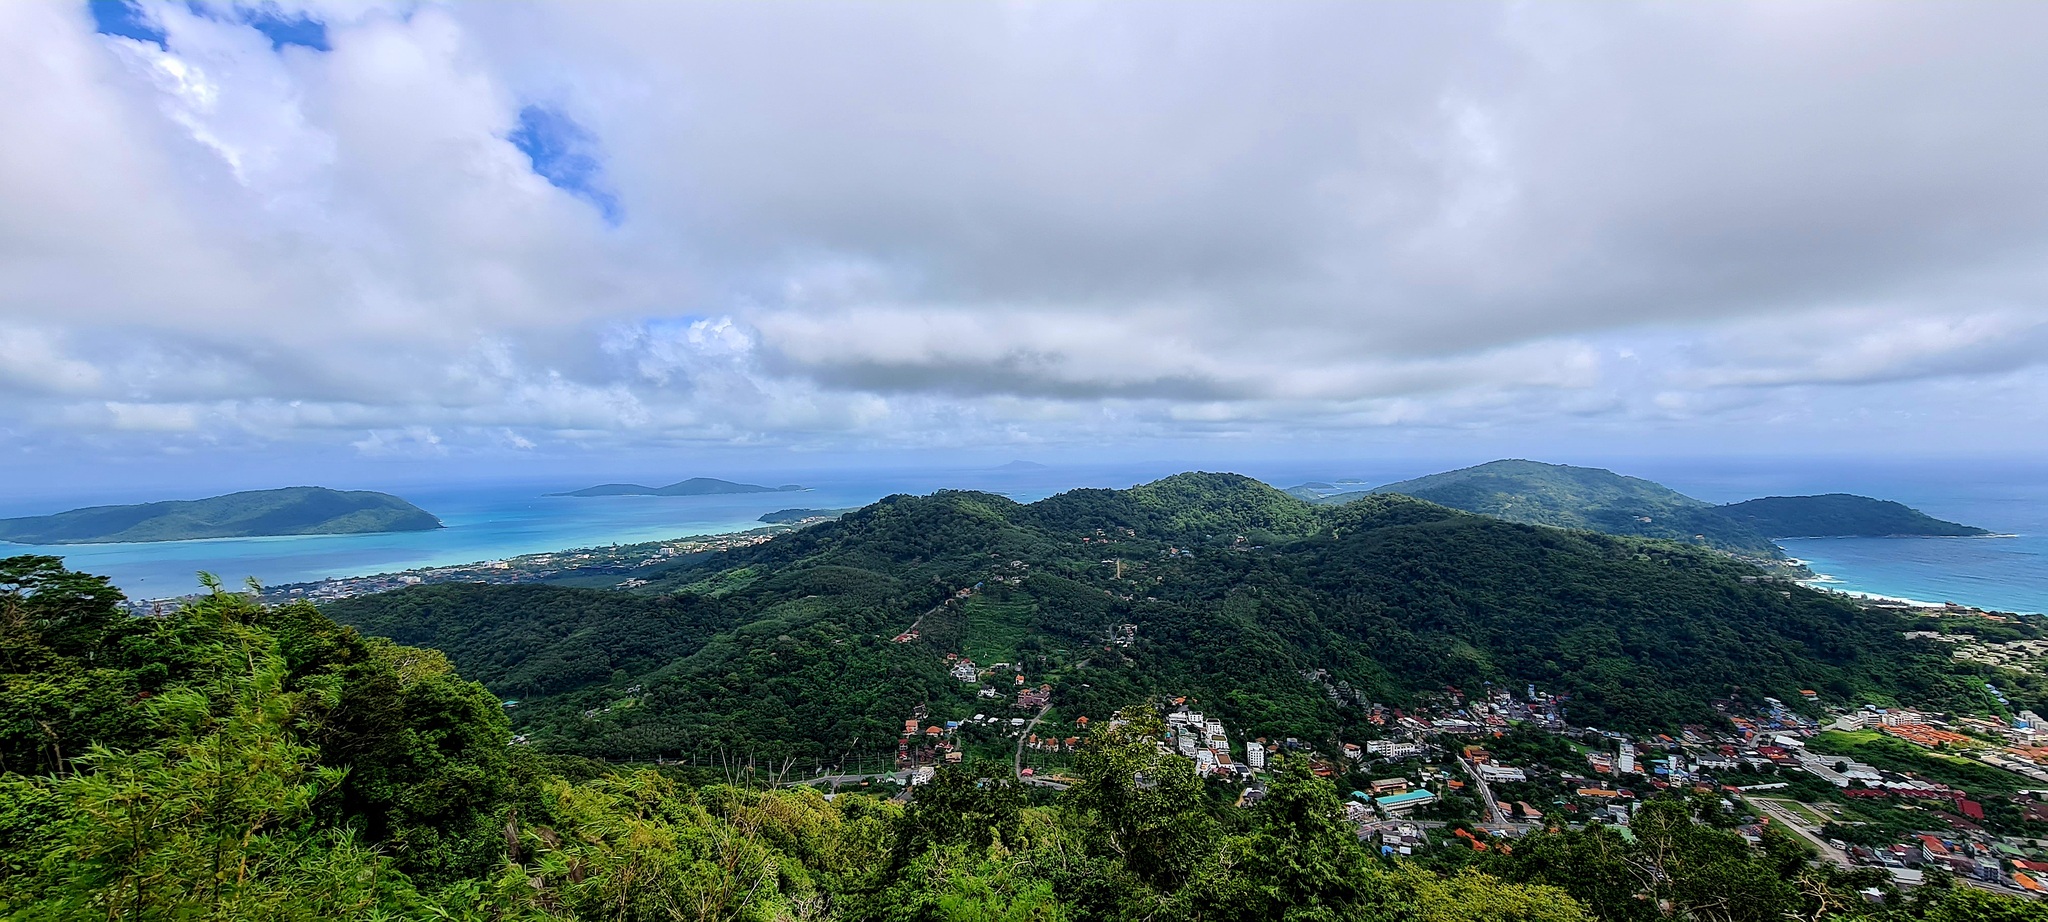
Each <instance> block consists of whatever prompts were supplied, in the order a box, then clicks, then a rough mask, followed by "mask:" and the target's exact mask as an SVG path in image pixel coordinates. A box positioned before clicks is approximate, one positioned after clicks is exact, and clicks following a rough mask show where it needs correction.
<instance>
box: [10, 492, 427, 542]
mask: <svg viewBox="0 0 2048 922" xmlns="http://www.w3.org/2000/svg"><path fill="white" fill-rule="evenodd" d="M440 527H441V520H440V519H437V518H435V517H434V516H433V514H432V513H429V512H427V511H426V510H424V509H421V508H420V507H418V506H415V505H413V504H411V503H408V502H406V501H405V500H403V499H400V498H398V497H396V496H392V495H390V494H388V493H373V492H370V491H368V490H351V491H347V492H343V491H339V490H329V489H327V488H325V487H287V488H285V489H282V490H252V491H248V492H244V493H229V494H227V495H225V496H213V497H208V498H206V499H195V500H176V501H171V502H161V503H143V504H140V505H133V506H91V507H88V508H84V509H73V510H71V511H69V512H59V513H57V514H55V515H42V516H31V517H27V518H18V519H0V541H12V542H15V543H17V544H99V543H126V542H145V541H183V540H187V539H192V538H247V537H258V536H268V535H353V534H365V533H370V532H387V531H429V530H432V529H436V528H440Z"/></svg>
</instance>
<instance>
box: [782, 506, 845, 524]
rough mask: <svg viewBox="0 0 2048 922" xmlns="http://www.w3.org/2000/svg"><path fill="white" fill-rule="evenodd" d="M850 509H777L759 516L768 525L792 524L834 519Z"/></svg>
mask: <svg viewBox="0 0 2048 922" xmlns="http://www.w3.org/2000/svg"><path fill="white" fill-rule="evenodd" d="M852 511H853V510H852V509H777V510H775V511H774V512H770V513H768V514H767V515H764V516H762V517H761V518H760V521H762V522H765V523H767V524H769V525H794V524H796V523H798V522H809V521H812V520H815V519H836V518H838V517H840V516H842V515H845V514H847V513H849V512H852Z"/></svg>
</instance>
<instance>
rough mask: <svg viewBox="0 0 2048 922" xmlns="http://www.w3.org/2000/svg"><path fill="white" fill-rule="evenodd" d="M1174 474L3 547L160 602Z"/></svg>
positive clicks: (822, 484)
mask: <svg viewBox="0 0 2048 922" xmlns="http://www.w3.org/2000/svg"><path fill="white" fill-rule="evenodd" d="M1168 473H1172V471H1171V470H1160V471H1158V472H1157V473H1153V472H1151V471H1149V470H1144V469H1136V470H1134V469H1103V468H1092V469H1071V468H1069V469H1057V470H1030V471H989V470H930V471H880V472H874V471H864V472H858V473H852V474H847V473H840V472H831V471H825V472H816V473H811V474H797V475H790V474H788V473H787V472H777V473H775V474H774V475H772V476H769V475H763V476H762V477H760V478H749V479H750V480H756V482H764V483H769V484H781V483H792V482H794V483H801V484H804V485H806V486H808V487H810V489H807V490H804V491H802V492H788V493H739V494H731V495H723V496H674V497H665V496H606V497H567V496H549V495H547V494H549V493H555V492H562V491H565V490H573V489H577V488H579V487H584V486H588V485H589V484H587V483H562V482H547V483H503V484H493V485H489V486H474V485H470V486H460V487H446V488H425V489H419V488H415V489H404V490H396V489H394V490H392V491H391V492H394V493H397V494H398V495H401V496H404V497H405V498H406V499H407V500H410V501H411V502H412V503H414V504H415V505H418V506H419V507H421V508H423V509H426V510H427V511H428V512H431V513H433V514H435V515H436V516H439V517H440V518H441V522H442V524H443V525H444V526H446V527H444V528H441V529H438V530H434V531H418V532H394V533H387V534H372V535H294V536H287V537H269V538H214V539H203V540H193V541H166V542H154V543H146V544H68V545H32V544H9V543H5V542H0V556H12V555H16V554H47V555H52V556H58V557H63V558H64V559H65V564H66V566H69V567H71V568H72V569H74V570H80V571H83V572H87V573H97V574H100V575H103V576H106V577H109V578H110V579H112V580H113V582H114V584H115V585H116V586H119V587H120V588H121V589H122V591H124V592H126V593H128V594H129V596H130V597H133V598H138V599H155V598H169V597H173V596H179V595H184V594H187V593H191V592H194V591H196V590H197V589H198V588H199V583H198V576H197V574H198V573H199V572H200V571H202V570H204V571H206V572H210V573H212V574H214V575H216V576H218V577H220V578H221V580H222V581H223V582H225V583H227V584H228V585H230V586H239V585H241V584H242V582H243V580H244V579H247V578H254V579H256V580H257V581H258V582H261V583H263V584H264V585H268V586H277V585H284V584H287V583H298V582H308V581H312V580H319V579H325V578H327V577H343V576H367V575H371V574H376V573H390V572H394V571H398V570H408V569H413V568H416V567H436V566H447V565H451V564H466V563H476V562H479V561H485V560H499V559H503V558H506V557H512V556H516V555H519V554H533V553H541V552H545V551H558V550H563V549H566V548H572V547H595V546H600V545H607V544H631V543H634V542H639V541H656V540H663V539H669V538H681V537H690V536H695V535H708V534H720V533H724V532H734V531H744V530H747V529H751V528H760V527H762V525H761V522H760V517H761V516H762V515H763V514H765V513H769V512H774V511H777V510H781V509H791V508H806V509H840V508H847V507H851V506H862V505H866V504H868V503H872V502H874V501H875V500H878V499H881V498H882V497H884V496H887V495H890V494H892V493H929V492H932V491H934V490H939V489H947V488H957V489H979V490H987V491H990V492H996V493H1002V494H1005V495H1009V496H1011V497H1013V498H1015V499H1017V500H1019V501H1020V502H1029V501H1031V500H1034V499H1039V498H1042V497H1045V496H1050V495H1052V494H1053V493H1056V492H1059V491H1060V490H1064V489H1070V488H1073V487H1076V486H1130V485H1131V484H1133V483H1137V482H1140V480H1144V479H1152V477H1156V476H1163V475H1164V474H1168ZM132 501H133V500H128V499H108V498H99V497H73V498H70V499H69V500H66V501H56V500H52V499H49V498H39V499H38V500H36V501H34V502H22V501H18V500H17V501H15V502H5V501H0V517H5V516H17V515H44V514H48V513H51V512H59V511H62V510H64V509H67V508H72V507H74V506H84V505H91V504H95V503H106V502H132Z"/></svg>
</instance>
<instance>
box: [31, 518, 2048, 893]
mask: <svg viewBox="0 0 2048 922" xmlns="http://www.w3.org/2000/svg"><path fill="white" fill-rule="evenodd" d="M115 598H116V597H115V595H114V594H113V593H112V592H111V590H108V589H107V587H106V586H105V583H104V582H103V581H100V580H97V579H94V578H90V577H84V576H81V575H79V574H73V573H69V572H67V571H64V570H63V569H62V568H61V567H60V566H59V565H58V563H57V561H55V560H53V559H50V558H13V559H11V560H6V561H0V670H4V671H0V680H4V682H5V683H6V685H5V689H4V690H5V691H6V692H7V695H6V698H5V701H6V702H7V707H6V710H5V711H4V713H0V747H4V750H0V751H4V752H5V755H6V757H7V759H8V760H9V761H8V763H7V766H8V770H7V771H6V773H5V774H4V775H0V914H4V916H5V917H6V918H9V919H20V920H68V919H79V918H103V919H133V920H159V919H162V920H170V919H212V920H272V919H286V920H296V919H306V920H312V919H400V918H404V919H464V920H547V919H589V920H621V922H625V920H654V919H665V920H666V919H750V920H784V919H787V920H798V919H843V920H848V922H867V920H873V922H895V920H906V922H907V920H941V919H943V920H963V922H964V920H988V922H996V920H1004V922H1027V920H1029V922H1055V920H1068V919H1073V920H1093V919H1105V920H1108V919H1117V920H1125V919H1128V920H1139V919H1144V920H1169V919H1187V920H1235V919H1290V920H1302V922H1310V920H1333V922H1334V920H1361V922H1376V920H1395V919H1421V920H1428V922H1451V920H1460V922H1463V920H1478V922H1493V920H1497V922H1510V920H1528V922H1584V920H1590V919H1600V920H1636V919H1645V920H1647V919H1651V918H1691V919H1711V920H1729V922H1735V920H1751V919H1754V920H1759V922H1760V920H1764V919H1773V920H1775V919H1785V918H1802V919H1821V918H1869V919H1874V920H1887V922H1888V920H1943V922H1946V920H1961V919H1994V920H2004V919H2009V920H2021V919H2026V920H2036V919H2042V918H2044V915H2043V912H2042V910H2041V908H2040V907H2038V906H2036V905H2033V904H2023V903H2019V902H2017V901H2013V900H2010V899H2007V898H2002V897H1995V896H1991V895H1988V894H1981V893H1977V892H1975V891H1968V890H1963V889H1957V888H1938V887H1929V888H1924V889H1922V890H1921V891H1920V892H1919V893H1917V894H1914V895H1913V896H1911V897H1910V898H1905V897H1900V896H1898V895H1897V894H1890V895H1891V896H1892V897H1893V900H1892V902H1891V904H1890V905H1889V907H1888V908H1883V909H1877V908H1874V907H1873V906H1872V905H1871V904H1869V903H1868V902H1867V901H1865V900H1864V899H1863V898H1862V897H1861V896H1859V895H1857V894H1856V892H1855V891H1856V890H1857V889H1858V888H1860V887H1864V886H1869V885H1871V883H1872V881H1869V880H1866V879H1862V878H1859V877H1854V876H1841V875H1836V874H1834V873H1832V872H1829V871H1826V870H1823V869H1819V868H1816V867H1814V866H1812V865H1811V864H1809V863H1808V861H1807V860H1806V855H1805V854H1804V853H1803V852H1801V851H1800V849H1799V847H1798V846H1797V845H1796V843H1794V842H1792V841H1790V840H1789V839H1782V838H1777V837H1771V838H1769V839H1768V840H1767V842H1766V846H1765V847H1764V848H1763V849H1754V848H1751V847H1750V846H1749V845H1747V844H1746V843H1744V842H1743V841H1742V840H1741V839H1740V838H1738V837H1736V836H1734V835H1733V834H1732V833H1730V832H1728V831H1726V830H1723V829H1720V828H1717V827H1716V826H1715V824H1714V822H1712V821H1711V820H1712V818H1713V816H1714V812H1713V811H1712V810H1706V811H1702V810H1701V806H1700V805H1699V804H1694V803H1690V802H1686V801H1680V800H1669V801H1660V802H1657V803H1654V804H1651V805H1649V806H1647V807H1646V808H1645V809H1644V811H1643V813H1642V815H1640V816H1639V817H1638V818H1637V819H1636V820H1635V822H1634V823H1633V824H1632V827H1631V833H1632V835H1633V836H1634V840H1633V841H1630V840H1629V839H1627V838H1625V837H1623V836H1621V835H1619V834H1617V833H1615V832H1614V831H1611V830H1607V829H1604V828H1600V827H1593V828H1590V829H1586V830H1578V831H1553V832H1549V833H1544V834H1540V835H1537V836H1534V837H1532V838H1530V839H1527V840H1524V841H1522V842H1520V843H1517V844H1516V846H1515V848H1514V850H1513V852H1512V854H1501V852H1500V851H1499V850H1497V851H1494V852H1492V853H1489V854H1487V855H1483V856H1481V855H1477V854H1474V855H1471V856H1469V857H1470V858H1471V859H1473V860H1470V861H1467V862H1464V863H1462V866H1457V865H1458V864H1459V862H1443V863H1440V864H1439V865H1438V866H1435V867H1424V866H1422V865H1419V864H1415V863H1408V862H1401V863H1389V862H1386V861H1384V860H1383V859H1381V858H1379V857H1377V856H1375V855H1373V854H1371V853H1370V852H1368V851H1367V850H1366V849H1365V848H1364V847H1363V846H1361V844H1360V843H1359V841H1358V840H1357V839H1356V837H1355V836H1354V835H1353V834H1352V832H1351V829H1350V827H1349V825H1348V824H1347V823H1346V822H1345V821H1344V819H1343V814H1342V811H1341V808H1340V805H1339V803H1338V801H1337V798H1336V792H1335V791H1334V790H1333V789H1332V788H1331V786H1330V785H1329V784H1328V783H1327V782H1324V781H1321V780H1319V779H1317V778H1315V777H1314V776H1312V775H1310V774H1309V773H1308V772H1307V771H1306V770H1305V767H1304V766H1301V765H1299V764H1290V765H1286V766H1284V767H1283V768H1282V769H1281V770H1280V771H1279V772H1277V773H1276V774H1275V776H1274V778H1273V780H1272V783H1271V785H1270V790H1269V796H1268V797H1267V798H1265V799H1264V800H1263V801H1262V802H1260V803H1259V804H1257V805H1256V806H1255V807H1253V808H1250V809H1242V808H1238V807H1234V806H1229V805H1226V804H1221V803H1218V802H1216V801H1215V800H1214V799H1213V798H1212V796H1211V794H1210V792H1209V791H1208V790H1207V789H1206V788H1205V786H1204V783H1203V781H1202V780H1201V779H1200V778H1198V777H1197V776H1196V775H1195V773H1194V771H1193V769H1192V765H1191V763H1189V762H1188V761H1187V760H1185V759H1181V758H1179V757H1178V756H1174V755H1170V754H1166V753H1162V752H1161V751H1160V749H1159V748H1158V747H1157V746H1156V744H1155V743H1154V734H1155V733H1156V731H1157V727H1156V725H1155V723H1154V721H1155V718H1153V717H1152V716H1150V714H1149V712H1146V711H1144V710H1142V709H1139V710H1132V711H1128V712H1126V714H1125V715H1124V717H1125V722H1124V723H1122V724H1121V725H1120V726H1117V727H1115V728H1113V729H1105V730H1103V731H1102V732H1099V733H1098V734H1096V735H1095V736H1094V738H1093V739H1091V741H1090V742H1089V744H1088V746H1087V748H1086V751H1085V752H1084V753H1083V754H1082V755H1081V758H1080V759H1079V761H1078V764H1077V766H1076V768H1075V772H1076V774H1077V776H1078V777H1079V778H1080V782H1079V783H1078V784H1077V785H1076V786H1075V787H1074V788H1073V789H1071V790H1069V791H1067V792H1066V793H1065V794H1063V795H1062V796H1061V797H1060V798H1059V799H1058V800H1057V802H1055V803H1054V804H1052V805H1050V806H1037V807H1034V806H1027V805H1026V801H1027V798H1025V797H1024V796H1023V792H1022V791H1020V790H1019V789H1018V788H1017V787H1016V786H1015V785H1014V782H1012V781H1010V780H1009V779H1008V778H1007V776H1006V775H1005V774H1003V773H1000V772H992V771H990V770H986V769H982V768H977V767H967V768H958V769H949V770H948V771H946V772H944V773H942V774H941V775H940V776H939V777H938V779H936V780H935V781H934V782H932V783H931V784H930V785H928V786H925V787H923V788H920V789H919V795H918V797H917V798H916V799H915V800H913V801H912V802H911V803H910V804H909V805H908V806H907V807H906V806H902V805H899V804H896V803H891V802H886V801H882V800H878V799H875V798H872V797H867V796H863V795H859V794H845V795H840V796H838V797H835V798H831V799H828V798H827V797H825V796H824V795H823V794H821V793H819V792H817V791H813V790H807V789H797V790H763V789H756V788H749V787H744V786H734V785H728V784H721V785H712V786H706V787H694V788H693V787H689V786H686V785H683V784H680V783H679V782H678V781H677V780H676V779H674V778H672V777H669V776H666V775H663V774H661V773H658V772H655V771H645V770H641V771H623V770H622V771H617V772H611V773H598V774H597V775H596V777H592V778H589V779H588V780H581V781H572V780H569V779H567V778H564V777H561V776H559V775H557V774H555V773H552V772H550V771H548V770H547V768H546V767H545V766H544V765H543V764H541V763H540V761H539V760H538V759H536V758H534V757H531V756H528V755H526V750H524V749H523V748H520V747H512V746H508V745H507V743H508V742H509V737H508V734H507V731H506V729H505V721H504V715H503V713H502V711H501V709H500V708H499V707H498V706H497V704H496V702H495V701H493V700H492V699H490V697H489V696H488V695H487V694H486V693H484V692H483V691H482V689H481V688H480V687H478V686H476V685H474V684H473V683H469V682H466V681H464V680H462V679H461V678H460V677H459V676H457V675H455V674H454V673H453V672H452V671H451V670H450V669H449V668H448V666H447V663H446V661H445V660H444V659H442V658H441V657H439V656H438V655H437V654H434V653H431V652H428V651H420V650H411V649H407V648H403V647H397V646H393V645H390V644H386V643H381V642H377V641H372V640H366V639H364V638H361V637H359V636H357V635H356V634H355V633H354V632H353V631H350V630H347V629H345V628H339V627H337V626H335V625H334V624H333V623H332V622H329V621H327V620H326V619H325V618H323V617H321V616H320V615H319V614H318V613H317V612H316V611H313V610H311V609H310V608H307V607H305V606H302V605H287V606H280V607H276V608H265V607H262V606H259V605H257V604H254V603H253V602H251V601H249V599H248V598H247V597H246V596H243V595H239V594H235V593H228V592H223V591H220V590H219V589H218V587H216V588H215V591H214V592H213V593H212V594H210V595H208V596H205V597H203V598H200V599H198V600H196V601H194V602H192V603H191V604H189V605H187V606H185V607H183V608H181V609H180V610H178V611H176V612H174V613H171V614H169V615H166V616H163V617H158V618H147V619H129V618H126V617H124V616H121V615H119V614H118V613H117V612H116V610H115V609H114V607H113V603H114V601H115ZM81 678H85V679H88V680H89V681H86V682H85V684H84V685H79V684H78V683H79V681H80V680H81ZM42 685H49V686H52V687H58V688H69V687H84V688H104V689H109V690H111V691H110V694H111V695H112V697H103V698H95V699H90V702H91V703H94V704H103V705H105V706H106V708H107V709H106V710H95V709H92V708H77V707H69V708H67V706H65V705H64V704H63V699H62V698H61V697H60V696H53V695H52V694H51V693H50V692H49V689H39V687H40V686H42Z"/></svg>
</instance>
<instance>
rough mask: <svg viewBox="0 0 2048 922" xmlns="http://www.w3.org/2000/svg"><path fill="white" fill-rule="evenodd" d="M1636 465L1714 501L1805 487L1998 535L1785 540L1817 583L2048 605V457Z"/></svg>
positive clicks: (2041, 610) (1933, 598)
mask: <svg viewBox="0 0 2048 922" xmlns="http://www.w3.org/2000/svg"><path fill="white" fill-rule="evenodd" d="M1626 472H1627V473H1631V474H1636V475H1638V476H1643V477H1648V478H1650V479H1652V480H1656V481H1658V482H1660V483H1664V484H1666V485H1668V486H1670V487H1672V488H1673V489H1676V490H1678V491H1680V492H1682V493H1686V494H1689V495H1692V496H1697V497H1699V498H1700V499H1704V500H1708V501H1710V502H1734V501H1737V500H1742V499H1750V498H1753V497H1757V496H1770V495H1796V494H1806V493H1860V494H1862V495H1865V496H1875V497H1878V498H1880V499H1890V500H1896V501H1898V502H1902V503H1905V504H1906V505H1908V506H1912V507H1913V508H1915V509H1918V510H1920V511H1922V512H1925V513H1927V514H1928V515H1931V516H1934V517H1935V518H1938V519H1947V520H1949V521H1952V522H1961V523H1963V524H1965V525H1975V526H1977V527H1979V528H1986V529H1990V530H1991V531H1993V532H1997V533H1998V534H1999V535H2000V537H1995V538H1801V539H1787V540H1781V541H1779V542H1778V544H1779V546H1780V547H1783V548H1784V549H1785V552H1786V553H1788V554H1790V555H1792V556H1793V557H1796V558H1798V559H1800V560H1801V561H1804V562H1805V563H1806V565H1807V568H1808V569H1810V570H1812V571H1813V572H1815V573H1817V574H1820V575H1821V579H1819V580H1816V581H1815V583H1814V585H1816V586H1820V587H1823V588H1829V589H1837V590H1842V591H1845V592H1856V593H1864V594H1868V595H1877V596H1885V597H1888V598H1895V599H1907V600H1910V601H1915V602H1929V603H1939V602H1955V603H1958V604H1962V605H1971V606H1975V607H1978V608H1986V609H1993V610H1998V611H2010V612H2024V613H2029V614H2048V465H2043V464H2040V463H2022V462H1991V461H1979V460H1972V459H1942V460H1924V461H1911V462H1878V461H1866V460H1829V461H1814V460H1795V461H1778V462H1764V461H1743V462H1740V463H1728V462H1719V463H1705V462H1694V463H1674V462H1645V463H1644V465H1642V467H1641V469H1640V470H1628V471H1626Z"/></svg>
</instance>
